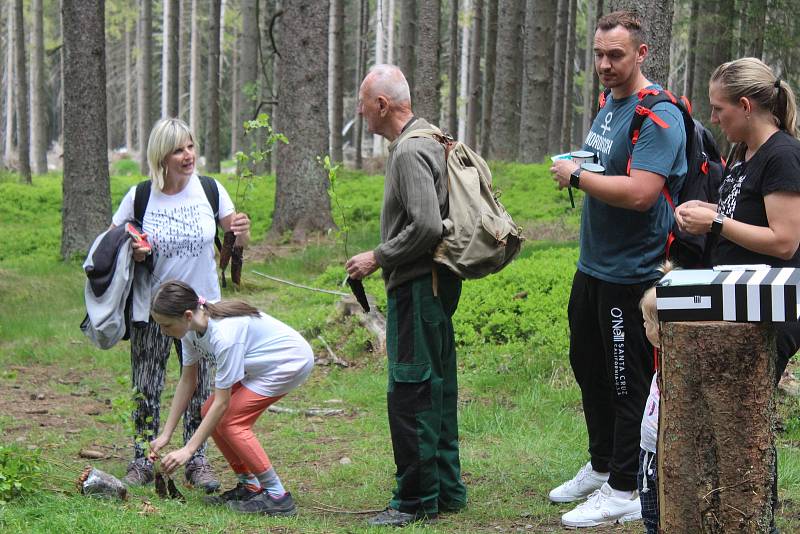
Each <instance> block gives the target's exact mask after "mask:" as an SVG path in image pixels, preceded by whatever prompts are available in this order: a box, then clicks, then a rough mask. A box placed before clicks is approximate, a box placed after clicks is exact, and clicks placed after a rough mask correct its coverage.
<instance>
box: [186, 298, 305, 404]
mask: <svg viewBox="0 0 800 534" xmlns="http://www.w3.org/2000/svg"><path fill="white" fill-rule="evenodd" d="M181 343H182V346H183V364H184V365H192V364H194V363H196V362H198V361H199V360H200V359H201V358H206V359H208V360H209V361H210V362H214V363H216V366H217V375H216V379H215V387H216V388H218V389H228V388H230V387H232V386H233V385H234V384H235V383H236V382H240V381H241V383H242V385H243V386H245V387H246V388H247V389H249V390H250V391H253V392H255V393H258V394H259V395H263V396H265V397H277V396H279V395H285V394H286V393H288V392H289V391H291V390H292V389H294V388H296V387H297V386H299V385H300V384H302V383H303V382H305V380H306V378H308V375H309V374H311V370H312V369H313V368H314V352H313V351H312V350H311V346H310V345H309V344H308V342H307V341H306V340H305V339H303V336H301V335H300V334H299V333H298V332H297V331H295V330H294V329H293V328H291V327H290V326H288V325H286V324H284V323H282V322H280V321H279V320H277V319H275V318H274V317H270V316H269V315H267V314H266V313H263V312H262V313H261V314H260V315H259V316H258V317H254V316H249V315H248V316H240V317H225V318H222V319H209V320H208V328H207V329H206V331H205V333H204V334H203V335H202V336H201V335H199V334H198V333H197V332H194V331H191V330H190V331H189V332H187V334H186V335H185V336H184V337H183V339H181Z"/></svg>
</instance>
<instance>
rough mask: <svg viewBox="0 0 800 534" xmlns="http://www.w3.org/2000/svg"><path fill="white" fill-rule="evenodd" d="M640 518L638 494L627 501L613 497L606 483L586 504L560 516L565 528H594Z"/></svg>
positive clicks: (634, 494) (640, 509)
mask: <svg viewBox="0 0 800 534" xmlns="http://www.w3.org/2000/svg"><path fill="white" fill-rule="evenodd" d="M641 518H642V507H641V504H640V503H639V492H637V491H634V492H632V494H631V497H630V498H628V499H624V498H620V497H614V496H613V490H612V489H611V486H609V485H608V483H605V484H603V486H602V487H601V488H600V489H599V490H597V491H595V492H594V493H592V494H591V495H590V496H589V498H588V499H586V502H583V503H581V504H579V505H578V506H576V507H575V509H574V510H572V511H569V512H567V513H566V514H564V515H562V516H561V524H562V525H564V526H565V527H572V528H579V527H596V526H599V525H605V524H608V523H620V524H621V523H624V522H626V521H637V520H639V519H641Z"/></svg>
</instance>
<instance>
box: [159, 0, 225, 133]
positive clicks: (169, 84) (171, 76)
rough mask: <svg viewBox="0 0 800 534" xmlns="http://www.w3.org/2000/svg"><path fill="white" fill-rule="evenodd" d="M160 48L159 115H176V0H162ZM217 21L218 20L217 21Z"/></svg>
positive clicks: (177, 5) (177, 45)
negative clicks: (162, 17) (162, 21)
mask: <svg viewBox="0 0 800 534" xmlns="http://www.w3.org/2000/svg"><path fill="white" fill-rule="evenodd" d="M163 4H164V23H163V30H162V36H163V38H162V48H161V116H162V117H176V116H177V115H178V49H179V44H178V35H179V33H178V31H179V26H178V10H179V4H178V0H163ZM217 23H219V21H217Z"/></svg>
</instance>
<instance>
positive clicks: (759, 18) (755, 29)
mask: <svg viewBox="0 0 800 534" xmlns="http://www.w3.org/2000/svg"><path fill="white" fill-rule="evenodd" d="M747 19H748V21H749V24H748V25H747V33H748V42H747V47H746V48H745V51H744V54H743V55H745V56H752V57H757V58H759V59H761V58H762V56H763V55H764V30H765V28H766V26H767V2H750V12H749V13H748V17H747Z"/></svg>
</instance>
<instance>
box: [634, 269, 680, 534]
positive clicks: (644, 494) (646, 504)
mask: <svg viewBox="0 0 800 534" xmlns="http://www.w3.org/2000/svg"><path fill="white" fill-rule="evenodd" d="M672 269H673V265H672V263H670V262H669V261H667V262H665V263H664V265H662V266H661V268H660V269H659V270H660V271H661V272H662V273H664V274H667V273H668V272H669V271H671V270H672ZM639 306H640V308H641V309H642V317H643V318H644V330H645V334H647V339H648V341H650V343H651V344H652V345H653V348H654V349H655V351H656V353H657V354H658V353H659V352H660V350H661V331H660V328H659V323H658V309H657V307H656V288H655V287H651V288H650V289H648V290H647V291H645V293H644V295H643V296H642V300H641V302H640V303H639ZM660 398H661V392H660V390H659V389H658V365H656V373H655V374H654V375H653V380H652V381H651V382H650V395H649V396H648V397H647V403H646V404H645V407H644V415H643V416H642V428H641V440H640V442H639V447H640V449H641V450H640V451H639V475H638V476H637V482H638V486H639V502H640V503H641V506H642V520H643V521H644V527H645V531H646V532H647V534H658V519H659V517H658V486H657V484H658V477H657V473H658V468H657V466H658V455H657V452H656V451H657V444H658V403H659V401H660Z"/></svg>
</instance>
